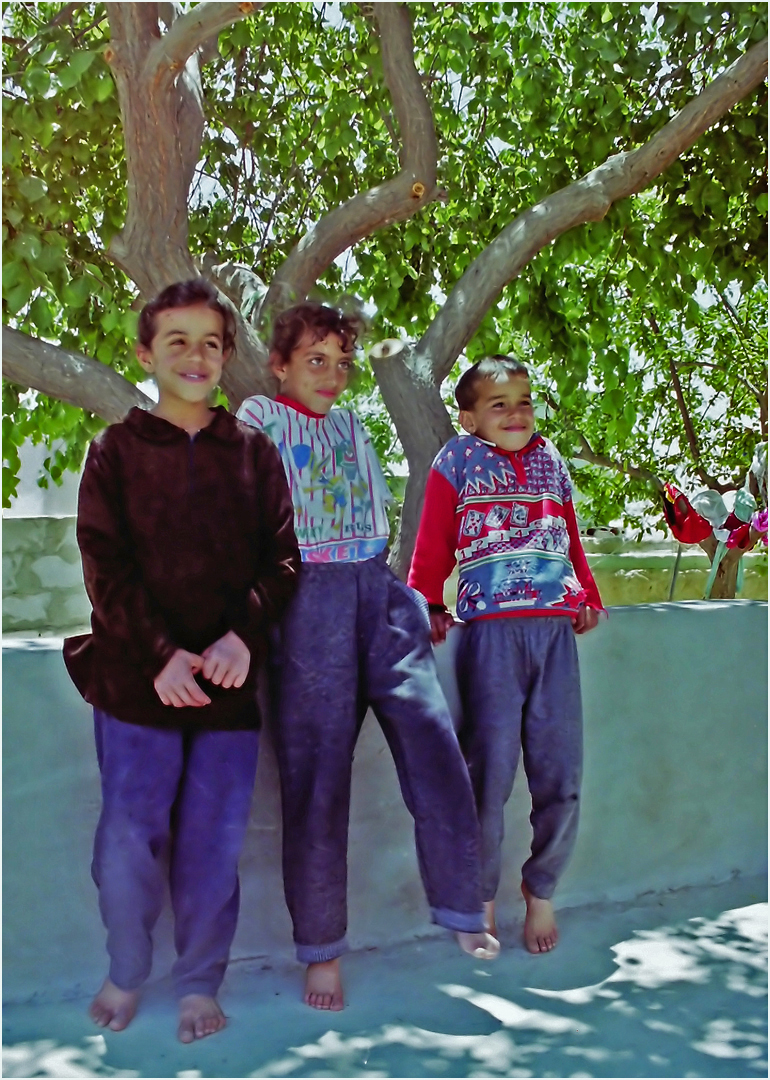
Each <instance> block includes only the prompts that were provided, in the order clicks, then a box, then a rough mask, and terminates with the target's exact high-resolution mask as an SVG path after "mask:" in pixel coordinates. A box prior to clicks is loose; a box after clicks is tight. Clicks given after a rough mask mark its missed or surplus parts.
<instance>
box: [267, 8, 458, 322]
mask: <svg viewBox="0 0 770 1080" xmlns="http://www.w3.org/2000/svg"><path fill="white" fill-rule="evenodd" d="M372 8H373V10H374V15H375V18H376V20H377V25H378V27H379V32H380V42H381V47H382V68H383V74H384V77H385V83H386V85H387V87H388V90H389V91H390V95H391V99H392V101H393V109H394V112H395V114H396V118H397V120H398V125H399V128H400V130H401V140H402V147H403V150H402V155H401V172H400V173H399V174H398V176H396V177H394V178H393V179H391V180H387V181H385V183H383V184H380V185H378V186H377V187H374V188H371V189H370V190H369V191H366V192H362V193H360V194H358V195H356V196H354V197H353V198H352V199H350V200H349V201H348V202H346V203H344V204H343V205H342V206H338V207H337V208H336V209H335V210H333V211H332V212H331V213H330V214H327V215H326V216H325V217H323V218H321V220H320V221H319V222H318V224H317V225H315V226H314V227H313V228H312V229H310V231H309V232H308V233H306V234H305V236H303V237H302V239H301V240H300V241H299V243H298V244H297V246H296V247H295V248H294V250H293V251H292V252H291V254H290V255H289V256H288V258H287V259H286V261H285V262H284V263H283V265H282V266H281V268H280V269H279V270H278V272H277V274H276V275H275V277H274V278H273V280H272V282H271V284H270V289H269V290H268V294H267V296H266V297H265V303H264V305H263V313H264V314H268V313H270V312H271V311H272V310H274V309H276V308H282V307H287V306H288V305H290V304H292V303H296V302H298V301H301V300H303V299H304V297H305V296H306V295H307V293H308V290H309V289H310V288H311V287H312V285H313V284H314V283H315V282H316V281H317V280H318V278H319V277H320V276H321V274H323V272H324V271H325V270H326V269H327V267H329V266H331V264H332V263H333V262H334V260H335V259H336V258H337V256H338V255H340V254H341V253H342V252H343V251H345V250H346V249H347V248H349V247H350V246H351V245H352V244H355V243H356V242H357V241H358V240H361V239H363V237H365V236H369V235H371V233H373V232H376V231H377V230H378V229H382V228H384V227H385V226H386V225H391V224H392V223H393V222H394V221H405V220H406V219H407V218H410V217H412V215H413V214H415V213H416V212H417V211H418V210H421V209H422V207H423V206H426V205H427V204H428V203H429V202H430V201H431V200H432V199H434V198H435V197H436V194H437V192H436V160H437V142H436V131H435V127H434V125H433V115H432V113H431V109H430V105H429V103H428V99H427V97H426V96H425V91H424V89H423V86H422V82H421V80H420V76H419V75H418V73H417V69H416V68H415V66H414V45H413V42H412V29H411V25H410V20H409V11H408V9H407V6H406V4H402V3H396V4H372Z"/></svg>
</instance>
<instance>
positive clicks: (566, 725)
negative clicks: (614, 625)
mask: <svg viewBox="0 0 770 1080" xmlns="http://www.w3.org/2000/svg"><path fill="white" fill-rule="evenodd" d="M457 681H458V686H459V690H460V697H461V699H462V706H463V722H462V727H461V729H460V733H459V734H460V743H461V745H462V748H463V753H464V754H465V759H466V761H467V762H468V770H469V772H470V774H471V782H472V784H473V790H474V792H475V795H476V806H477V808H478V813H479V822H480V824H481V844H482V888H483V894H484V899H485V900H493V899H494V897H495V894H496V893H497V888H498V885H499V884H500V849H501V845H502V841H503V811H504V808H505V804H506V802H507V801H508V799H509V797H510V794H511V791H512V789H513V781H514V777H515V776H516V766H517V765H518V761H519V753H520V752H523V760H524V771H525V772H526V774H527V782H528V784H529V791H530V795H531V797H532V814H531V816H530V821H531V823H532V854H531V856H530V858H529V859H527V861H526V862H525V864H524V866H523V867H522V878H523V880H524V883H525V884H526V886H527V888H528V889H529V891H530V892H531V893H532V894H533V896H539V897H542V898H543V899H544V900H549V899H550V898H551V896H552V895H553V892H554V889H555V888H556V883H557V881H558V880H559V877H560V875H561V873H562V871H563V870H564V868H565V866H566V865H567V862H568V860H569V857H570V855H571V854H572V850H573V848H574V846H575V838H576V835H577V826H578V813H579V801H580V781H581V774H582V762H583V714H582V706H581V701H580V673H579V669H578V657H577V647H576V644H575V633H574V631H573V629H572V622H571V620H570V619H569V618H568V617H567V616H558V615H547V616H543V617H538V616H525V617H522V618H515V617H512V618H509V619H506V618H500V619H475V620H473V621H471V622H469V623H468V624H467V626H466V627H465V630H464V631H463V634H462V639H461V642H460V646H459V648H458V652H457Z"/></svg>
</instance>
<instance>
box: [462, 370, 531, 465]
mask: <svg viewBox="0 0 770 1080" xmlns="http://www.w3.org/2000/svg"><path fill="white" fill-rule="evenodd" d="M460 423H461V424H462V426H463V427H464V428H465V430H466V431H467V432H469V433H470V434H471V435H477V436H478V437H479V438H480V439H484V440H486V442H491V443H494V444H495V446H499V447H500V449H501V450H523V449H524V447H525V446H526V445H527V443H528V442H529V440H530V439H531V438H532V434H533V432H534V430H535V413H534V409H533V408H532V391H531V390H530V387H529V379H528V378H527V376H526V375H509V376H508V377H507V378H506V379H504V380H501V381H498V380H496V379H482V380H481V382H479V383H478V384H477V386H476V402H475V404H474V406H473V408H472V409H467V410H462V411H461V412H460Z"/></svg>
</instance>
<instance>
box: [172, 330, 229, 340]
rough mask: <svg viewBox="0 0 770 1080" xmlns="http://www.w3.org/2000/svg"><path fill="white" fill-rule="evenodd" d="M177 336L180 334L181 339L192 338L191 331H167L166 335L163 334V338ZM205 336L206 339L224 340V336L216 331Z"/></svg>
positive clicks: (211, 331)
mask: <svg viewBox="0 0 770 1080" xmlns="http://www.w3.org/2000/svg"><path fill="white" fill-rule="evenodd" d="M175 334H178V335H180V336H181V337H189V336H190V331H189V330H166V331H165V333H164V334H163V337H173V336H174V335H175ZM203 336H204V337H205V338H216V339H217V341H221V340H222V335H221V334H220V333H219V332H218V331H216V330H210V331H209V332H208V334H204V335H203Z"/></svg>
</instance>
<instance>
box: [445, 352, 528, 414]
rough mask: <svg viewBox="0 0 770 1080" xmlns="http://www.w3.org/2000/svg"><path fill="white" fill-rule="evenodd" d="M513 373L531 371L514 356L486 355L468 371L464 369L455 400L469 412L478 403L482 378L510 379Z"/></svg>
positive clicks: (525, 373)
mask: <svg viewBox="0 0 770 1080" xmlns="http://www.w3.org/2000/svg"><path fill="white" fill-rule="evenodd" d="M512 375H526V376H527V378H529V371H528V370H527V368H525V367H524V365H523V364H522V363H520V362H519V361H518V360H514V358H513V357H512V356H504V355H503V354H502V353H495V355H494V356H485V357H484V359H483V360H477V361H476V363H475V364H472V365H471V367H469V368H468V370H467V371H464V372H463V373H462V375H461V376H460V378H459V379H458V382H457V386H456V387H455V401H456V402H457V405H458V408H459V409H460V410H461V411H462V412H469V411H470V410H471V409H472V408H473V406H474V405H475V404H476V398H477V397H478V389H477V387H478V385H479V383H480V382H481V381H482V379H501V378H503V377H504V378H507V379H510V377H511V376H512Z"/></svg>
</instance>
